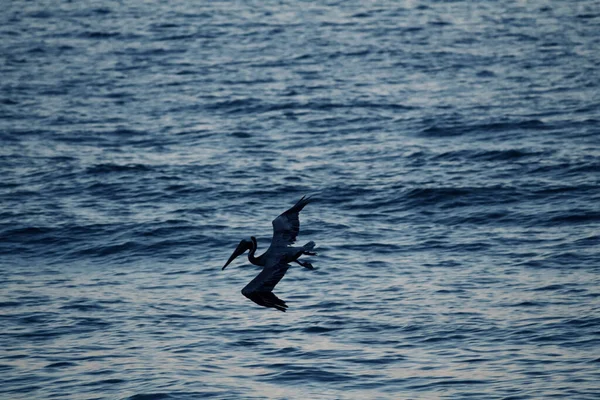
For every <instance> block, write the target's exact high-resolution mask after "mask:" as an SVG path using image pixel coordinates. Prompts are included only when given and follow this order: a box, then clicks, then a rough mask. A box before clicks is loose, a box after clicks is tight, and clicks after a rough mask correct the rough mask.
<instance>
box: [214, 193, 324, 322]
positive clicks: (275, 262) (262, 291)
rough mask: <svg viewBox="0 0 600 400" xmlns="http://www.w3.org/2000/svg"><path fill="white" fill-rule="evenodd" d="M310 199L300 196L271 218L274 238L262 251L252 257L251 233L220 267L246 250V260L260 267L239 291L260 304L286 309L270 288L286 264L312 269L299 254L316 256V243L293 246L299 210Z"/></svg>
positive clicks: (298, 224)
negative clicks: (291, 204) (287, 208)
mask: <svg viewBox="0 0 600 400" xmlns="http://www.w3.org/2000/svg"><path fill="white" fill-rule="evenodd" d="M310 200H311V198H310V197H306V196H304V197H302V198H301V199H300V200H299V201H298V202H297V203H296V204H295V205H294V206H293V207H292V208H290V209H289V210H287V211H286V212H284V213H282V214H281V215H280V216H278V217H277V218H275V219H274V220H273V239H272V240H271V246H269V248H268V249H267V251H265V253H264V254H262V255H261V256H258V257H255V253H256V247H257V243H256V238H255V237H254V236H251V237H250V239H249V240H248V239H244V240H242V241H241V242H240V243H239V244H238V246H237V248H236V249H235V251H234V252H233V254H232V255H231V257H229V260H227V262H226V263H225V265H224V266H223V268H222V269H225V268H226V267H227V266H228V265H229V264H230V263H231V262H232V261H233V260H234V259H235V258H236V257H238V256H239V255H241V254H243V253H244V252H246V250H249V253H248V261H250V262H251V263H252V264H254V265H258V266H260V267H263V269H262V271H261V272H260V273H259V274H258V275H257V276H256V277H255V278H254V279H252V280H251V281H250V283H248V284H247V285H246V286H245V287H244V288H243V289H242V294H243V295H244V296H246V297H247V298H249V299H250V300H252V301H253V302H255V303H256V304H258V305H260V306H263V307H272V308H275V309H277V310H279V311H284V312H285V310H286V309H287V308H288V306H287V304H286V303H285V301H283V300H281V299H280V298H278V297H277V296H275V294H273V289H274V288H275V286H276V285H277V284H278V283H279V281H280V280H281V278H283V276H284V275H285V273H286V272H287V270H288V268H289V267H290V265H289V263H291V262H295V263H297V264H300V265H301V266H303V267H305V268H308V269H313V266H312V264H311V263H309V262H306V261H299V260H298V259H299V258H300V256H302V255H309V256H314V255H316V254H317V253H315V252H313V251H312V250H313V249H314V247H315V242H313V241H310V242H308V243H306V244H305V245H304V246H301V247H298V246H292V245H293V244H294V243H295V241H296V237H297V236H298V233H299V232H300V219H299V213H300V211H302V209H303V208H304V207H305V206H306V205H307V204H308V203H309V202H310Z"/></svg>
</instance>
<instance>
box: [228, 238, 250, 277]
mask: <svg viewBox="0 0 600 400" xmlns="http://www.w3.org/2000/svg"><path fill="white" fill-rule="evenodd" d="M246 250H248V246H247V245H246V243H244V241H243V240H242V241H241V242H240V244H238V247H237V248H236V249H235V251H234V252H233V254H232V255H231V257H229V260H227V262H226V263H225V265H224V266H223V268H221V271H222V270H224V269H225V268H227V266H228V265H229V264H230V263H231V262H232V261H233V260H235V259H236V257H237V256H239V255H240V254H243V253H244V252H245V251H246Z"/></svg>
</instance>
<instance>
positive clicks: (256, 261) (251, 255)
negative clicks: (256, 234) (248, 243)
mask: <svg viewBox="0 0 600 400" xmlns="http://www.w3.org/2000/svg"><path fill="white" fill-rule="evenodd" d="M256 247H257V244H256V239H254V238H252V248H251V249H250V251H249V252H248V261H250V262H251V263H252V264H254V265H260V261H259V259H258V258H257V257H254V255H255V254H256Z"/></svg>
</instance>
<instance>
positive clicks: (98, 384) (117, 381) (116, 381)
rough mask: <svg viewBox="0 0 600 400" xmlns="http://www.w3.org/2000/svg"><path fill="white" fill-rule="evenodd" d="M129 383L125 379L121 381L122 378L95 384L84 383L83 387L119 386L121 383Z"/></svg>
mask: <svg viewBox="0 0 600 400" xmlns="http://www.w3.org/2000/svg"><path fill="white" fill-rule="evenodd" d="M125 382H127V381H126V380H125V379H120V378H110V379H102V380H99V381H94V382H84V383H82V385H83V386H105V385H117V384H120V383H125Z"/></svg>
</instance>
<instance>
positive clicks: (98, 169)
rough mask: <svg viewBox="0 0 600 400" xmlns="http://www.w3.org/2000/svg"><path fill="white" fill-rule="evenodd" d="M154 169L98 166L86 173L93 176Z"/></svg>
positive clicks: (133, 165)
mask: <svg viewBox="0 0 600 400" xmlns="http://www.w3.org/2000/svg"><path fill="white" fill-rule="evenodd" d="M152 170H153V168H151V167H149V166H147V165H143V164H125V165H119V164H98V165H94V166H93V167H89V168H87V169H86V173H88V174H91V175H97V174H108V173H113V172H148V171H152Z"/></svg>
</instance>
